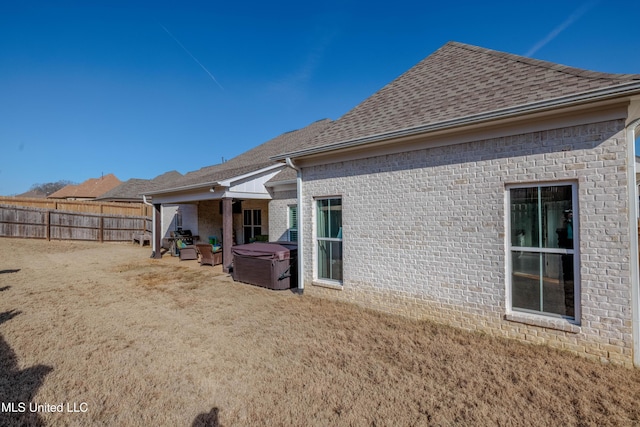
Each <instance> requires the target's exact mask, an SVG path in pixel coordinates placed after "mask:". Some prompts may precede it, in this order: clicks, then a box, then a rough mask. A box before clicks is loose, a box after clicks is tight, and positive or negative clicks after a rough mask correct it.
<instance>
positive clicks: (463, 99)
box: [280, 42, 640, 157]
mask: <svg viewBox="0 0 640 427" xmlns="http://www.w3.org/2000/svg"><path fill="white" fill-rule="evenodd" d="M634 81H640V74H607V73H600V72H594V71H587V70H581V69H578V68H572V67H567V66H564V65H559V64H554V63H552V62H547V61H541V60H537V59H532V58H526V57H523V56H518V55H513V54H509V53H503V52H498V51H495V50H490V49H485V48H481V47H476V46H471V45H467V44H463V43H458V42H449V43H447V44H445V45H444V46H442V47H441V48H440V49H438V50H437V51H436V52H434V53H433V54H431V55H429V56H428V57H427V58H425V59H423V60H422V61H421V62H419V63H418V64H417V65H415V66H414V67H413V68H411V69H410V70H408V71H407V72H405V73H404V74H402V75H401V76H400V77H398V78H397V79H396V80H394V81H393V82H391V83H389V84H388V85H387V86H385V87H383V88H382V89H381V90H380V91H378V92H377V93H375V94H374V95H372V96H371V97H369V98H367V99H366V100H365V101H363V102H362V103H361V104H360V105H358V106H356V107H355V108H354V109H352V110H351V111H349V112H348V113H346V114H345V115H344V116H342V117H341V118H340V119H338V120H336V121H335V122H333V124H332V125H331V126H330V127H329V128H328V129H327V130H326V131H324V132H323V133H322V134H320V135H318V137H316V138H314V139H313V140H311V141H309V144H307V145H306V146H305V147H301V148H303V149H309V148H316V147H323V146H327V145H331V144H335V143H339V142H344V141H351V140H357V139H361V138H366V137H370V136H373V135H380V134H385V133H389V132H393V131H398V130H402V129H410V128H414V127H419V126H425V125H429V124H434V123H439V122H443V121H446V120H452V119H456V118H462V117H466V116H472V115H476V114H481V113H486V112H491V111H496V110H501V109H504V108H511V107H515V106H520V105H526V104H530V103H532V102H539V101H545V100H551V99H554V98H559V97H563V96H568V95H574V94H579V93H583V92H587V91H590V90H594V89H603V88H609V87H612V86H616V85H620V84H623V83H629V82H634ZM283 153H286V152H285V151H283ZM281 154H282V153H281ZM280 157H282V156H280Z"/></svg>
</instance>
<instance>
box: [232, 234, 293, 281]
mask: <svg viewBox="0 0 640 427" xmlns="http://www.w3.org/2000/svg"><path fill="white" fill-rule="evenodd" d="M231 252H232V254H233V279H234V280H237V281H239V282H244V283H249V284H251V285H256V286H262V287H264V288H269V289H290V288H295V287H296V286H297V283H298V280H297V277H298V274H297V272H298V271H297V270H298V269H297V255H298V245H297V243H293V242H269V243H267V242H255V243H249V244H247V245H238V246H234V247H232V248H231Z"/></svg>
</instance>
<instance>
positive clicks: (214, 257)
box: [196, 243, 222, 266]
mask: <svg viewBox="0 0 640 427" xmlns="http://www.w3.org/2000/svg"><path fill="white" fill-rule="evenodd" d="M196 249H197V250H198V253H200V265H210V266H214V265H218V264H222V250H217V251H215V252H214V251H213V247H212V246H211V245H209V244H205V243H198V244H197V245H196Z"/></svg>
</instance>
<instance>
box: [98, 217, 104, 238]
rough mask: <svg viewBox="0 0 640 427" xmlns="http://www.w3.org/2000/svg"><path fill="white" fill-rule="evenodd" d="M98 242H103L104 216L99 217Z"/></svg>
mask: <svg viewBox="0 0 640 427" xmlns="http://www.w3.org/2000/svg"><path fill="white" fill-rule="evenodd" d="M98 233H99V236H98V238H99V239H100V243H104V217H102V216H101V217H100V230H98Z"/></svg>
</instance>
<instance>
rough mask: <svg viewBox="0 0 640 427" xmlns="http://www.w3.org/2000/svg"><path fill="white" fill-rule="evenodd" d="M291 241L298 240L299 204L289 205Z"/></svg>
mask: <svg viewBox="0 0 640 427" xmlns="http://www.w3.org/2000/svg"><path fill="white" fill-rule="evenodd" d="M289 241H290V242H297V241H298V206H297V205H291V206H289Z"/></svg>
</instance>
